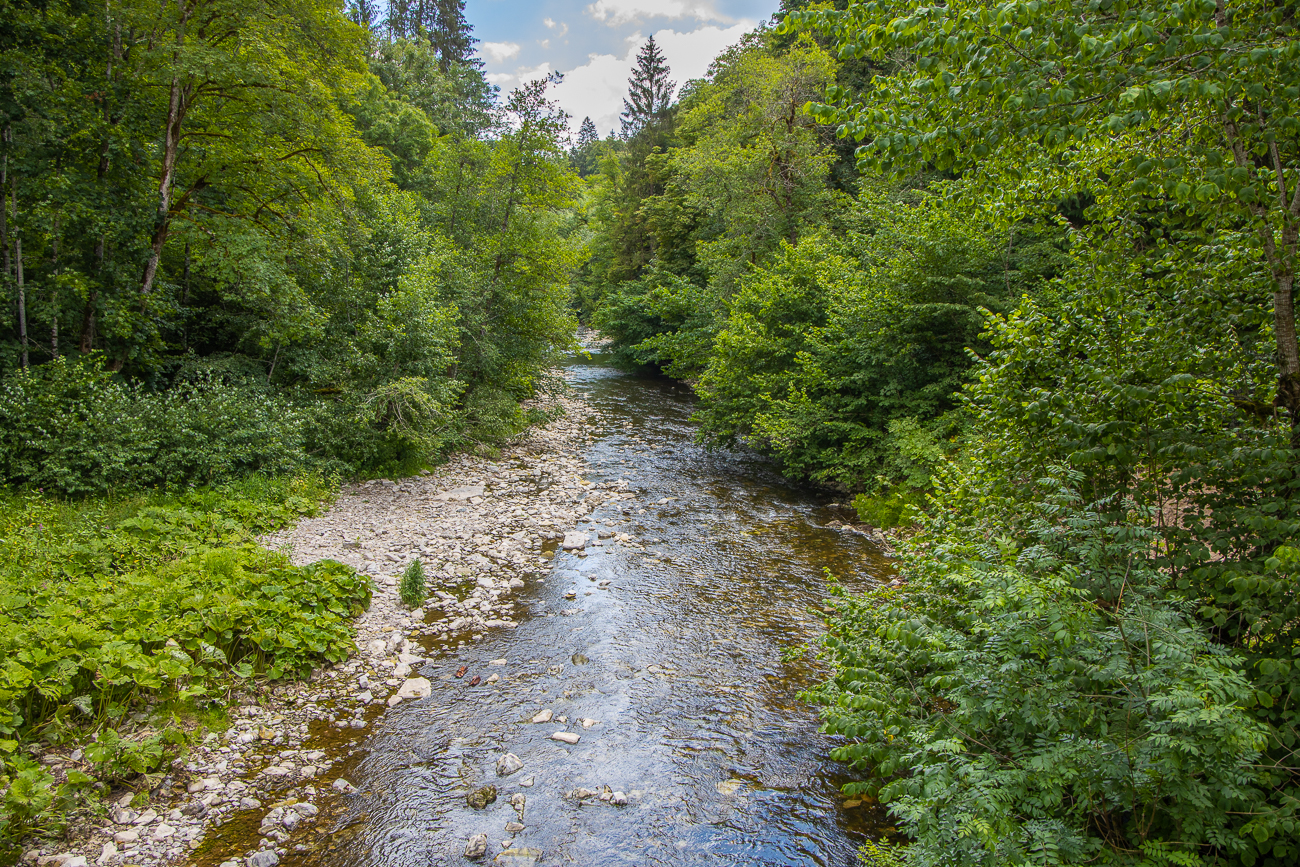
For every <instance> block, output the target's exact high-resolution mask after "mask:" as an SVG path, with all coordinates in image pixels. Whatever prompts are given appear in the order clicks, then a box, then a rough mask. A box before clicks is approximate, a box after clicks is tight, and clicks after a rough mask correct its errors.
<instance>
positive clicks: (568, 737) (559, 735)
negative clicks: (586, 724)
mask: <svg viewBox="0 0 1300 867" xmlns="http://www.w3.org/2000/svg"><path fill="white" fill-rule="evenodd" d="M551 740H553V741H561V742H563V743H566V744H568V745H569V746H573V745H574V744H576V743H577V742H578V741H580V740H582V735H580V734H577V733H576V732H556V733H555V734H553V735H551Z"/></svg>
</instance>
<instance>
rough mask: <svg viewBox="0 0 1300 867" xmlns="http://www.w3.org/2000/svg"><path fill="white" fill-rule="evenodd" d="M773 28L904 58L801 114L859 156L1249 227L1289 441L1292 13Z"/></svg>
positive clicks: (1298, 64)
mask: <svg viewBox="0 0 1300 867" xmlns="http://www.w3.org/2000/svg"><path fill="white" fill-rule="evenodd" d="M783 26H809V27H816V28H819V29H821V30H822V31H824V32H827V33H830V34H833V35H834V37H835V38H836V40H837V42H838V45H839V51H840V53H841V55H842V56H844V57H858V58H862V57H869V58H872V59H874V60H877V61H881V62H885V61H888V60H890V59H896V58H898V57H900V56H903V57H906V58H908V62H907V63H904V64H901V65H899V66H898V67H897V71H896V72H893V73H892V74H887V75H880V76H878V77H877V78H876V79H875V80H874V82H873V86H872V89H871V91H870V97H869V100H866V101H864V100H862V99H859V98H858V97H855V96H853V95H852V94H850V93H848V92H846V91H844V90H842V89H832V90H831V91H829V93H828V99H827V102H826V103H823V104H820V105H818V106H816V107H815V108H814V114H815V115H816V116H817V117H818V118H819V119H820V120H822V121H824V122H831V123H838V124H840V133H841V135H844V136H847V137H851V138H853V139H855V140H857V141H860V142H863V147H862V149H861V150H860V152H859V153H860V157H859V158H860V160H861V161H862V162H863V164H866V165H879V166H883V167H891V168H897V169H899V170H903V171H911V170H914V169H915V168H916V167H918V166H920V165H921V164H923V163H929V164H931V165H934V166H936V167H938V168H940V169H958V170H963V171H967V172H971V173H974V175H975V176H978V177H979V178H981V179H982V180H983V181H984V186H985V187H986V188H987V189H999V188H1002V189H1005V190H1006V198H1008V199H1017V200H1019V201H1020V202H1021V203H1032V201H1033V200H1035V199H1037V200H1039V201H1040V202H1041V201H1042V200H1043V199H1046V200H1047V201H1048V202H1049V203H1050V204H1053V205H1054V202H1053V201H1052V199H1051V197H1052V195H1054V194H1059V193H1060V192H1066V191H1069V192H1082V191H1086V192H1087V193H1088V194H1089V195H1090V196H1092V197H1094V198H1095V201H1096V205H1095V206H1094V209H1093V210H1094V212H1095V213H1097V214H1106V215H1110V216H1112V217H1113V216H1116V215H1128V214H1138V213H1141V212H1143V211H1145V210H1147V209H1151V208H1154V209H1155V210H1157V211H1158V212H1160V213H1161V214H1162V215H1164V219H1165V220H1166V221H1167V222H1170V223H1173V224H1177V225H1180V226H1184V227H1187V228H1190V229H1195V230H1198V231H1204V232H1214V231H1221V230H1236V229H1243V228H1244V229H1249V230H1250V231H1251V232H1252V233H1253V234H1254V235H1255V237H1256V239H1257V241H1256V247H1257V254H1258V255H1259V256H1260V257H1261V259H1262V261H1263V262H1264V263H1265V264H1266V266H1267V268H1268V270H1269V273H1270V275H1271V286H1270V289H1269V296H1270V298H1269V300H1270V302H1271V305H1272V309H1273V326H1272V327H1273V332H1274V336H1275V340H1276V347H1275V353H1276V359H1277V384H1276V394H1275V396H1274V398H1273V399H1274V400H1275V402H1276V405H1277V406H1278V408H1279V409H1280V410H1282V411H1284V412H1285V414H1286V415H1287V416H1288V420H1289V423H1290V426H1291V430H1292V447H1293V448H1300V348H1298V345H1297V340H1296V328H1295V312H1294V302H1293V291H1294V289H1295V279H1296V267H1297V240H1298V238H1300V135H1297V133H1298V132H1300V90H1297V88H1296V85H1295V82H1296V81H1298V80H1300V34H1297V31H1296V28H1295V21H1294V15H1293V14H1292V12H1291V9H1290V7H1289V6H1288V5H1285V4H1284V5H1283V6H1278V5H1276V4H1271V3H1258V2H1253V0H1244V2H1231V0H1226V2H1219V3H1217V4H1216V3H1215V2H1211V0H1196V2H1191V3H1177V4H1164V3H1154V2H1136V3H1112V2H1106V3H1100V4H1098V3H1091V2H1081V0H1047V2H1040V0H1033V2H1011V3H1003V4H999V5H994V6H989V5H987V4H984V3H977V2H964V0H963V2H956V3H949V4H945V5H941V6H936V5H928V4H923V3H916V2H911V0H905V2H885V3H870V4H862V3H855V4H853V5H851V6H849V7H848V8H847V9H846V10H843V11H837V10H833V9H827V8H820V9H813V10H807V11H801V12H796V13H793V14H791V15H790V16H789V17H788V18H787V19H786V24H785V25H783ZM1047 178H1050V179H1051V181H1050V182H1048V183H1044V181H1045V179H1047Z"/></svg>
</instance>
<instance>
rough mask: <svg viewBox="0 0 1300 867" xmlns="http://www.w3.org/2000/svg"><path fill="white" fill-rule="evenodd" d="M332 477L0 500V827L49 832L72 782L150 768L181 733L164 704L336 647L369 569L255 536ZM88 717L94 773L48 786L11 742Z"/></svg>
mask: <svg viewBox="0 0 1300 867" xmlns="http://www.w3.org/2000/svg"><path fill="white" fill-rule="evenodd" d="M332 487H333V486H332V484H331V483H330V482H329V481H328V480H327V479H324V478H321V477H312V476H301V477H297V478H293V479H289V478H283V477H282V478H280V479H258V478H250V479H247V480H244V481H241V482H237V483H234V484H232V485H226V486H220V487H215V488H211V489H208V490H205V491H202V492H198V491H195V492H190V493H187V494H184V495H180V496H164V495H152V496H135V497H132V498H127V499H104V498H101V499H96V500H89V501H85V502H82V503H63V502H58V501H55V500H53V499H50V498H48V497H41V496H38V495H35V494H29V495H26V496H22V497H17V496H10V497H8V498H6V499H5V500H3V501H0V625H3V630H0V632H2V634H3V639H0V640H2V642H3V650H4V656H5V659H6V664H5V666H4V667H3V669H2V670H0V756H3V759H4V768H5V771H4V774H5V781H6V785H7V786H8V790H7V793H6V795H5V799H4V802H3V804H2V805H0V841H8V840H12V839H13V838H15V837H20V836H21V835H22V834H24V833H27V832H30V831H33V830H43V831H47V832H48V831H57V830H59V829H60V828H61V827H63V826H64V825H65V824H66V822H68V821H69V819H70V816H69V814H68V811H69V810H71V809H72V806H71V804H72V801H70V800H69V799H70V798H72V797H73V795H74V794H75V793H76V792H77V791H78V790H79V789H87V788H89V789H91V790H93V789H94V788H95V786H97V785H99V784H100V783H107V784H113V783H120V782H123V781H126V780H130V779H132V778H134V777H138V776H140V775H149V774H152V773H154V772H156V771H159V770H160V769H161V768H162V767H163V765H164V764H165V762H164V756H165V755H167V756H168V759H167V760H168V761H169V760H170V756H171V755H174V754H175V751H174V749H173V748H172V747H170V746H169V744H179V743H182V742H183V732H182V730H181V729H180V728H178V727H176V726H175V725H174V722H175V721H176V720H177V715H178V714H188V715H190V716H193V714H195V713H196V712H197V711H201V710H202V709H203V708H205V707H206V706H207V705H208V704H209V703H213V702H215V703H216V707H218V708H220V707H222V706H224V701H223V698H224V695H225V692H226V691H227V690H228V689H230V687H231V686H232V685H234V684H236V683H238V682H239V681H240V680H242V679H247V678H251V677H254V676H260V677H267V678H270V679H278V678H283V677H290V676H298V675H301V674H303V673H305V672H308V671H310V670H311V668H312V667H313V666H315V665H319V664H321V663H322V662H326V661H333V662H338V661H341V660H343V659H346V658H347V657H348V655H349V654H350V653H351V652H352V649H353V643H352V628H351V622H350V621H351V619H352V617H353V616H355V615H356V614H357V613H359V612H360V611H361V610H363V609H364V608H365V607H366V606H367V605H368V604H369V601H370V593H371V589H370V584H369V581H368V579H366V578H364V577H362V576H360V575H358V574H356V573H355V572H354V571H353V570H352V569H350V568H349V567H346V566H343V565H342V564H339V563H334V562H332V561H321V562H318V563H314V564H312V565H310V566H306V567H302V568H297V567H294V566H291V565H290V564H289V562H288V558H287V557H286V556H285V555H284V554H282V553H278V552H273V551H269V550H267V549H265V548H263V547H261V546H259V545H257V544H256V543H255V539H256V537H257V536H258V535H259V534H261V533H264V532H266V531H268V530H272V529H276V528H278V527H280V526H283V525H284V524H285V523H286V522H288V521H291V520H295V519H297V518H298V517H299V516H301V515H310V514H314V513H315V512H316V510H317V509H318V508H319V507H320V505H321V504H322V503H324V502H325V501H326V500H327V498H328V496H329V492H330V490H331V489H332ZM87 729H94V730H98V732H99V736H98V739H97V742H96V743H95V744H94V745H93V747H91V748H88V749H87V753H86V754H87V757H88V758H89V759H90V761H91V763H92V764H93V765H94V766H95V768H96V770H97V774H96V776H97V777H98V779H99V781H100V783H95V782H94V781H93V780H92V779H90V778H88V777H86V775H84V774H77V775H69V777H68V779H67V781H65V782H64V783H63V784H62V786H61V787H59V788H58V789H57V790H56V789H55V788H54V785H53V784H54V781H53V778H52V777H51V776H50V775H49V773H48V772H47V771H45V770H44V769H43V768H40V767H38V766H37V764H36V763H35V762H34V761H33V760H32V759H31V758H30V756H29V755H28V754H27V752H26V748H25V746H26V745H27V744H28V743H30V742H31V741H32V740H33V739H34V738H37V737H39V738H40V739H42V740H44V741H47V742H52V743H56V744H58V743H64V742H67V741H70V740H75V739H79V738H80V737H81V736H82V734H83V733H84V732H85V731H86V730H87ZM73 800H75V798H74V799H73Z"/></svg>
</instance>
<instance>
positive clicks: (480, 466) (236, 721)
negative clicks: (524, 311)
mask: <svg viewBox="0 0 1300 867" xmlns="http://www.w3.org/2000/svg"><path fill="white" fill-rule="evenodd" d="M552 400H553V401H554V403H555V405H554V406H553V407H552V409H553V410H559V411H561V413H562V414H560V415H559V416H558V418H557V419H556V420H555V421H553V422H552V423H550V424H547V425H545V426H542V427H537V428H534V429H532V430H530V431H528V432H526V433H525V434H524V435H523V436H521V437H520V438H519V439H518V441H516V442H515V443H513V444H511V445H510V446H509V447H507V448H506V449H504V450H503V451H502V452H501V454H500V455H499V456H497V457H495V458H492V459H489V458H484V457H476V456H470V455H457V456H455V457H453V458H452V460H451V461H450V462H449V463H447V464H446V465H445V466H443V467H440V468H439V469H438V470H437V471H435V472H426V473H424V474H422V475H420V476H418V477H415V478H411V479H404V480H401V481H390V480H387V479H380V480H375V481H370V482H366V483H363V484H359V485H353V486H349V487H347V488H345V489H344V490H343V491H342V492H341V493H340V495H339V497H338V499H337V501H336V502H335V504H334V505H333V507H332V508H330V509H329V511H327V512H326V513H324V514H322V515H320V516H319V517H316V518H311V519H305V520H303V521H301V522H300V523H299V524H298V525H297V526H296V527H293V528H292V529H288V530H285V531H283V532H281V533H278V534H276V535H274V536H271V537H269V538H267V539H265V540H264V543H265V544H266V545H267V546H268V547H271V548H278V549H282V550H286V551H287V552H288V554H289V556H290V557H291V559H292V560H293V562H294V563H295V564H300V565H301V564H304V563H310V562H314V561H316V560H320V559H334V560H338V561H340V562H343V563H346V564H348V565H351V566H353V567H355V568H356V569H358V570H359V571H362V572H364V573H366V574H368V575H370V576H371V577H372V579H373V580H374V583H375V588H376V593H375V596H374V599H373V601H372V603H371V605H370V608H369V610H368V611H367V612H366V613H365V614H364V615H362V616H361V617H360V618H358V620H357V623H356V627H357V635H356V643H357V654H356V655H355V656H353V657H352V658H351V659H350V660H348V661H347V662H345V663H343V664H341V665H338V666H334V667H331V668H326V669H322V670H318V671H317V672H315V674H314V675H313V676H312V678H311V679H310V681H307V682H300V683H291V684H285V685H281V686H276V687H268V688H266V689H264V690H262V691H260V692H257V693H249V694H245V695H241V696H238V697H237V698H238V701H237V706H236V707H234V708H233V710H232V713H231V720H232V724H231V725H230V727H229V728H228V729H227V730H226V731H225V732H223V733H221V734H217V733H212V734H209V735H208V736H207V738H206V739H205V740H204V741H203V742H202V744H201V745H199V746H198V747H197V748H194V749H191V750H190V751H189V752H188V754H187V755H186V756H185V757H184V758H183V759H178V760H177V762H176V763H175V764H174V765H173V767H172V768H171V771H170V773H169V774H168V775H167V776H166V778H165V779H163V780H162V782H161V784H160V786H159V787H158V789H156V790H155V792H156V794H155V796H154V797H153V798H152V799H150V800H149V802H148V804H147V805H145V804H142V803H140V802H141V799H140V798H139V797H137V796H136V795H135V794H134V793H126V794H124V795H122V796H121V797H120V798H118V799H116V801H115V802H114V803H113V804H112V805H111V809H110V811H109V815H108V816H107V817H106V819H105V820H104V821H103V823H102V824H100V825H98V826H94V827H86V828H83V829H79V831H80V833H78V834H77V835H76V839H75V842H74V843H73V844H71V845H68V844H64V845H62V846H59V847H58V848H57V849H52V848H49V847H48V846H45V847H43V846H32V847H31V848H29V849H28V850H27V851H26V852H25V853H24V856H23V859H24V861H26V862H29V863H30V862H34V863H36V864H38V865H42V867H45V865H58V867H86V865H89V864H98V865H116V864H121V865H138V867H152V865H162V864H176V863H182V862H185V861H186V860H187V859H197V860H198V861H199V862H202V863H213V864H221V865H224V867H244V865H246V867H270V865H274V864H278V863H279V862H280V860H281V859H282V858H284V857H285V856H286V855H287V854H288V852H287V850H286V849H285V848H284V845H283V844H284V843H285V842H286V841H288V840H289V837H290V835H291V834H292V832H294V831H295V830H296V829H298V828H299V826H300V825H304V824H309V823H312V822H315V821H316V820H317V817H318V814H319V813H320V811H321V807H322V805H323V804H326V803H328V802H329V800H330V799H331V798H333V799H335V800H337V799H338V798H339V797H340V796H341V795H343V794H347V793H350V792H351V791H353V786H352V784H351V783H350V782H349V781H348V780H347V779H345V778H344V777H343V776H342V775H341V774H342V771H343V767H342V766H343V764H344V763H345V762H346V760H347V759H348V757H349V756H350V755H351V754H352V753H353V752H354V751H355V749H356V746H357V744H358V743H360V742H361V741H362V740H363V739H364V737H365V735H366V732H367V729H368V728H369V727H370V725H371V724H372V723H373V722H374V720H375V719H377V718H378V717H379V715H380V714H382V713H383V711H384V710H386V709H387V708H388V707H391V706H394V705H397V704H400V703H402V702H403V701H406V700H411V699H419V698H424V697H427V696H428V695H429V694H430V683H429V681H428V680H426V679H424V678H422V677H416V676H412V671H413V667H414V666H418V665H420V664H421V663H423V662H424V661H425V654H426V652H427V651H426V650H425V648H426V647H429V646H433V645H434V644H443V645H445V646H457V645H463V644H465V643H466V642H473V641H475V640H477V639H480V638H482V637H483V636H484V635H485V634H488V633H490V632H491V631H493V630H509V629H513V628H514V627H515V625H516V624H515V619H514V614H513V611H514V604H513V603H512V601H511V597H512V594H514V593H515V592H516V591H518V590H519V589H521V588H523V587H525V586H527V584H528V582H529V581H531V580H535V579H536V577H537V576H538V575H539V573H544V572H545V571H546V570H547V569H548V568H549V563H550V560H551V559H552V558H553V557H554V552H555V549H556V548H557V547H561V546H562V549H567V550H575V549H581V548H583V547H585V546H586V545H587V543H588V538H587V536H586V535H585V534H583V533H578V532H576V531H575V530H574V528H575V526H576V524H577V522H578V521H580V520H581V519H582V518H583V517H585V516H586V515H588V514H589V513H590V512H591V511H592V510H593V509H594V508H596V507H598V506H599V505H602V504H608V503H611V502H615V501H619V500H631V499H633V498H634V496H635V495H634V494H632V493H631V492H629V491H628V490H626V483H624V482H622V481H621V480H620V481H619V482H614V483H606V484H601V485H595V484H592V483H590V482H588V481H586V480H584V478H583V471H584V465H583V462H582V460H581V458H580V457H579V455H580V454H581V453H582V451H583V448H584V447H585V446H586V445H587V444H588V443H589V442H590V440H591V434H590V432H589V428H588V424H587V417H588V410H587V407H586V406H585V405H584V404H583V403H582V402H581V401H580V400H577V399H574V398H572V397H556V398H553V399H552ZM590 541H592V542H595V541H596V539H594V538H593V539H591V540H590ZM601 544H622V545H625V546H627V547H629V548H631V549H634V550H635V549H638V548H639V547H640V546H639V544H638V540H636V539H635V538H634V537H632V536H630V535H628V534H621V535H620V536H619V538H617V539H616V538H612V537H611V538H610V539H608V540H604V541H602V542H601ZM417 558H418V559H419V560H421V562H422V563H423V565H424V568H425V574H426V576H427V583H428V586H429V590H430V593H429V597H428V599H427V602H426V605H425V607H424V608H421V609H417V610H414V611H411V610H407V609H406V608H405V606H404V605H403V604H402V603H401V601H400V600H399V599H398V592H397V584H398V579H399V577H400V575H401V573H402V572H403V570H404V569H405V568H406V567H407V566H408V565H409V564H410V562H411V561H412V560H414V559H417ZM445 677H447V678H454V677H457V673H456V672H450V673H447V674H446V675H445ZM495 680H497V676H496V675H495V674H489V675H488V676H487V678H486V681H484V683H485V685H490V684H492V683H493V682H494V681H495ZM478 681H479V675H475V676H474V677H473V679H472V680H471V679H469V678H466V682H467V685H473V686H477V685H478ZM79 752H80V751H77V752H73V753H71V754H70V755H69V756H67V757H66V760H65V763H66V764H67V765H69V766H70V767H75V766H76V765H77V763H78V762H79V761H80V759H81V756H80V755H79ZM133 803H134V804H135V805H136V806H132V804H133ZM232 823H237V824H238V826H239V829H240V830H239V833H237V834H233V835H227V837H228V838H229V839H227V840H226V841H225V843H226V845H225V846H224V847H219V846H212V845H207V846H205V839H206V838H212V837H213V836H214V835H219V834H220V833H221V829H223V828H226V827H228V826H230V825H231V824H232ZM232 841H233V844H234V846H235V847H236V848H239V849H240V850H241V851H237V852H219V851H218V850H220V849H221V848H226V849H229V848H230V847H231V845H232ZM209 843H210V841H209ZM209 851H210V852H215V853H217V854H218V856H220V857H221V858H222V860H220V861H217V860H214V856H212V855H209V856H208V857H204V856H205V853H207V852H209Z"/></svg>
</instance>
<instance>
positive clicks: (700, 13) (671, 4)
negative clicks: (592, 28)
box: [587, 0, 735, 27]
mask: <svg viewBox="0 0 1300 867" xmlns="http://www.w3.org/2000/svg"><path fill="white" fill-rule="evenodd" d="M587 14H588V15H590V16H591V17H592V18H595V19H596V20H597V21H604V22H605V23H606V24H608V25H609V26H611V27H614V26H617V25H619V24H626V23H628V22H629V21H642V20H644V19H646V18H654V17H661V18H672V19H678V18H695V19H696V20H698V21H717V22H721V23H724V24H730V23H731V22H732V21H734V20H735V19H734V18H728V17H727V16H725V15H722V14H719V13H718V12H716V11H715V10H714V9H713V8H712V6H711V5H710V4H708V3H698V2H691V0H596V2H595V3H592V4H591V5H590V6H588V7H587Z"/></svg>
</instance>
